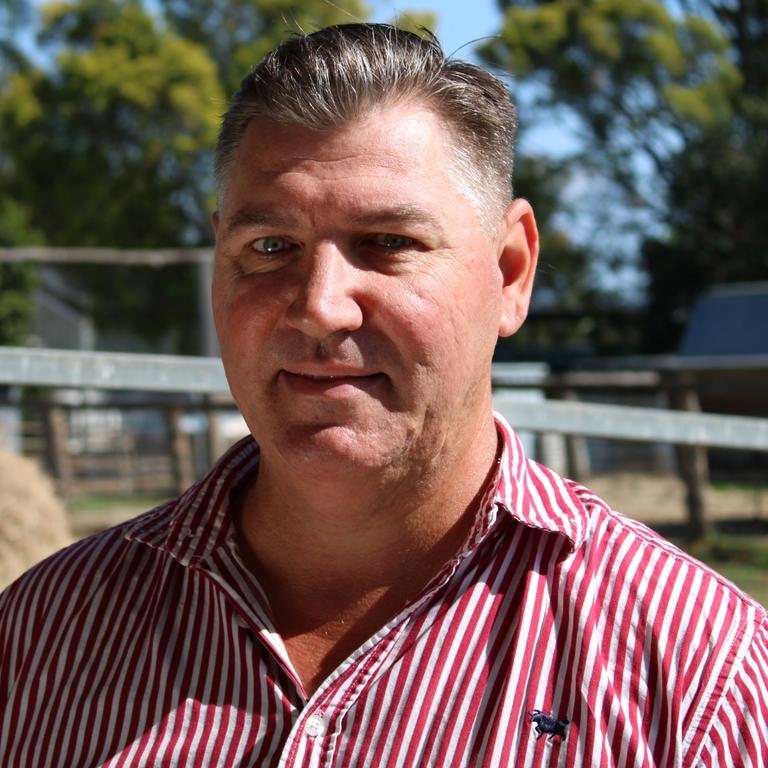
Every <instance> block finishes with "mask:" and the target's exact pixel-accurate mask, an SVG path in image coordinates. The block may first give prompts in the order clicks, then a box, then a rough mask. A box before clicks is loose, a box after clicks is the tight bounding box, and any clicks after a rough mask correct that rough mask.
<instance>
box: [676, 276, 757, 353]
mask: <svg viewBox="0 0 768 768" xmlns="http://www.w3.org/2000/svg"><path fill="white" fill-rule="evenodd" d="M680 354H681V355H683V356H703V355H726V356H730V355H768V282H756V283H732V284H727V285H718V286H715V287H714V288H712V290H710V291H709V292H708V293H706V294H704V295H703V296H701V297H699V299H698V300H697V301H696V303H695V304H694V305H693V309H692V310H691V315H690V317H689V319H688V324H687V326H686V329H685V333H684V334H683V340H682V343H681V345H680Z"/></svg>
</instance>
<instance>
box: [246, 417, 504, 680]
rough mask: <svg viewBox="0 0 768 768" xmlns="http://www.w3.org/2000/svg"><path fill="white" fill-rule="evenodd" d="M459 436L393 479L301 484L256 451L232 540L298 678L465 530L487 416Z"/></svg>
mask: <svg viewBox="0 0 768 768" xmlns="http://www.w3.org/2000/svg"><path fill="white" fill-rule="evenodd" d="M467 448H468V450H466V451H462V452H459V453H458V456H457V458H454V459H453V460H452V461H448V460H444V461H436V462H430V463H429V464H428V465H425V466H422V471H420V472H418V473H412V474H411V476H405V477H401V478H399V479H398V480H397V482H393V481H389V482H382V481H381V478H378V479H376V481H372V480H371V478H363V479H360V478H354V477H351V478H349V482H347V483H345V484H344V485H341V484H339V483H338V482H337V483H335V484H329V486H328V487H318V484H317V482H316V481H315V482H313V484H312V487H311V488H307V487H305V486H304V485H303V484H302V482H301V478H300V477H296V476H287V477H284V476H283V475H282V474H281V473H279V472H275V471H274V467H273V465H272V464H271V462H270V457H269V456H264V457H263V461H262V465H261V466H260V469H259V475H258V478H257V480H256V481H255V482H254V484H253V485H252V486H251V488H249V489H248V491H247V492H246V494H245V498H244V499H243V503H242V506H241V513H240V525H239V528H240V536H241V547H242V549H243V550H244V552H245V559H246V562H247V563H248V565H249V566H250V567H251V569H252V570H253V571H254V572H255V574H256V576H257V577H258V579H259V581H260V583H261V584H262V586H263V588H264V589H265V591H266V593H267V595H268V597H269V600H270V604H271V606H272V611H273V617H274V620H275V625H276V628H277V629H278V631H279V632H280V634H281V635H282V637H283V639H284V641H285V642H286V647H287V648H288V650H289V654H290V656H291V659H292V661H293V662H294V665H295V666H296V668H297V670H298V671H299V674H300V677H301V678H302V680H303V681H304V684H305V687H306V688H307V689H308V690H309V689H310V688H312V687H314V686H316V685H318V684H319V682H320V681H322V679H324V677H325V676H326V675H327V674H328V673H329V672H330V671H332V669H333V668H335V666H336V665H337V664H338V663H339V662H340V661H342V660H343V659H344V658H346V656H348V655H349V653H351V652H352V651H353V650H354V649H355V648H356V647H358V646H359V645H360V644H362V642H364V641H365V640H366V639H367V638H368V637H370V636H371V635H372V634H373V633H374V632H375V631H377V630H378V629H379V628H380V627H381V626H383V625H384V624H385V623H386V622H387V621H388V620H390V619H391V618H392V617H393V616H394V615H396V614H397V613H398V612H399V611H401V610H402V609H403V608H404V607H405V605H406V604H407V603H408V602H409V601H410V600H412V599H413V598H414V597H416V595H417V594H418V593H419V592H420V591H421V590H422V589H423V588H424V586H425V585H426V584H427V583H428V582H429V581H430V580H431V579H432V578H433V577H434V576H435V575H436V574H437V573H438V572H439V570H440V569H441V568H442V566H443V565H444V564H445V563H447V562H448V561H449V560H450V559H451V558H452V557H453V556H454V555H455V554H456V553H457V552H458V551H459V549H460V547H461V546H462V544H463V543H464V542H465V541H466V539H467V536H468V534H469V532H470V530H471V528H472V526H473V524H474V521H475V518H476V514H477V506H478V504H479V501H480V498H481V497H482V494H483V492H484V489H485V486H486V484H487V480H488V478H489V476H490V474H491V473H492V472H493V471H494V469H495V464H494V457H495V456H496V452H497V436H496V431H495V426H494V424H493V422H492V421H491V422H490V429H483V430H482V431H481V433H480V434H479V435H477V436H473V438H472V440H469V441H468V442H467ZM449 455H450V454H449ZM355 481H356V482H355Z"/></svg>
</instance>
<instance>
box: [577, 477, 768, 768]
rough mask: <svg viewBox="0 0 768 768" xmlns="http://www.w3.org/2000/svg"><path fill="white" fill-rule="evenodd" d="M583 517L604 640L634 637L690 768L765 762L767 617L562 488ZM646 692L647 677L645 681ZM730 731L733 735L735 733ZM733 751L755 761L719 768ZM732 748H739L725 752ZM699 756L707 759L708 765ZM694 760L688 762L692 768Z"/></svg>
mask: <svg viewBox="0 0 768 768" xmlns="http://www.w3.org/2000/svg"><path fill="white" fill-rule="evenodd" d="M569 484H570V486H571V490H572V492H573V494H574V495H575V497H576V498H577V499H578V500H579V503H580V504H581V505H582V507H583V509H584V511H585V515H586V519H587V535H586V538H585V542H584V553H583V558H584V567H585V568H586V570H587V571H591V572H592V573H593V577H594V580H593V586H594V588H595V589H596V590H597V592H598V593H599V594H600V595H602V598H601V602H603V603H605V605H606V607H602V606H601V609H600V610H601V612H602V613H603V616H602V619H603V621H604V622H605V625H612V626H613V627H614V629H612V630H611V629H607V630H606V635H610V636H611V642H623V643H626V642H627V637H628V636H629V637H633V636H634V638H635V639H636V640H637V641H638V642H639V643H640V645H641V647H642V655H641V656H640V657H639V658H642V659H643V664H646V665H647V670H646V672H647V674H649V675H650V674H651V673H653V674H656V675H657V676H658V678H657V679H658V680H662V679H663V681H664V683H663V685H661V686H660V688H661V689H663V690H660V691H658V692H656V693H657V695H659V696H662V697H663V699H664V700H666V701H668V702H670V703H671V702H676V703H675V706H676V707H679V709H680V713H681V716H682V717H681V732H680V738H681V740H682V741H683V742H684V744H685V747H686V750H687V754H688V755H689V756H691V757H692V762H690V763H686V764H690V765H726V764H727V765H762V764H764V763H762V762H760V760H761V759H762V760H768V751H766V750H768V736H767V734H768V703H767V702H768V698H766V696H768V612H766V609H765V608H764V607H763V606H762V605H760V604H759V603H757V601H755V600H754V599H753V598H751V597H750V596H749V595H747V594H745V593H744V592H743V591H742V590H741V589H739V588H738V587H737V586H735V585H734V584H733V583H731V582H730V581H729V580H728V579H726V578H725V577H724V576H722V575H721V574H719V573H717V572H716V571H714V570H713V569H712V568H710V567H709V566H707V565H705V564H703V563H701V562H699V561H698V560H696V559H695V558H693V557H691V556H690V555H688V554H687V553H685V552H683V551H682V550H680V549H679V548H678V547H676V546H674V545H673V544H672V543H670V542H669V541H667V540H666V539H664V538H663V537H661V536H660V535H659V534H657V533H656V532H655V531H653V530H651V529H650V528H648V527H647V526H645V525H643V524H642V523H640V522H638V521H636V520H633V519H631V518H627V517H625V516H624V515H622V514H620V513H619V512H616V511H615V510H613V509H611V508H610V507H609V506H608V505H607V504H606V503H605V502H604V501H603V500H602V499H600V498H599V497H598V496H596V495H595V494H594V493H592V492H591V491H590V490H588V489H587V488H584V487H583V486H581V485H578V484H576V483H569ZM648 684H649V692H652V691H653V679H652V678H649V679H648ZM734 729H735V730H734ZM738 744H741V747H742V748H747V747H748V750H751V751H752V753H753V754H754V755H758V754H761V755H762V757H761V758H759V759H756V760H755V761H750V760H745V762H743V763H734V762H728V760H727V759H725V760H724V761H721V762H718V759H717V755H718V754H719V755H720V756H721V757H723V756H727V755H728V754H731V755H734V754H739V751H738ZM729 749H736V752H730V753H729V751H728V750H729ZM705 755H709V757H711V758H713V759H712V760H710V759H709V758H707V759H705ZM693 757H695V760H693Z"/></svg>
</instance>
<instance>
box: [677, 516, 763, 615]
mask: <svg viewBox="0 0 768 768" xmlns="http://www.w3.org/2000/svg"><path fill="white" fill-rule="evenodd" d="M675 543H676V544H677V545H678V546H680V547H681V548H683V549H685V550H686V551H687V552H688V553H689V554H691V555H693V556H694V557H695V558H697V559H699V560H701V561H702V562H705V563H707V565H709V566H710V567H712V568H714V569H715V570H716V571H717V572H718V573H721V574H722V575H723V576H725V578H727V579H730V580H731V581H732V582H733V583H734V584H736V585H737V586H738V587H740V588H741V589H743V590H744V591H745V592H746V593H747V594H749V595H752V597H754V598H755V600H757V601H758V602H759V603H761V604H762V605H765V606H768V535H765V534H758V535H746V534H741V535H734V534H726V533H720V532H717V531H715V532H713V533H711V534H708V535H707V536H706V537H705V538H704V539H702V540H701V541H696V542H692V543H688V542H684V541H676V542H675Z"/></svg>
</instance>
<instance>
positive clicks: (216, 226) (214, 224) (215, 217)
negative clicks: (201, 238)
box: [211, 211, 219, 237]
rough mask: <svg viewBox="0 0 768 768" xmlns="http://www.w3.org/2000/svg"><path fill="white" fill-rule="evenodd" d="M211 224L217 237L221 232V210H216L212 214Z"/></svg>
mask: <svg viewBox="0 0 768 768" xmlns="http://www.w3.org/2000/svg"><path fill="white" fill-rule="evenodd" d="M211 226H212V227H213V236H214V237H216V236H217V235H218V234H219V212H218V211H214V212H213V213H212V214H211Z"/></svg>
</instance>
